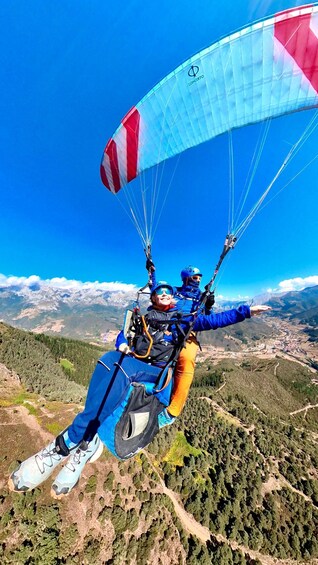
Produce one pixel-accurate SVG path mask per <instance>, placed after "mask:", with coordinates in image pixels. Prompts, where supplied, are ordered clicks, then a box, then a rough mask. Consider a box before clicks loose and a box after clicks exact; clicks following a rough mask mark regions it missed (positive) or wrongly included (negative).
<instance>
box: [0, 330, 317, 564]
mask: <svg viewBox="0 0 318 565" xmlns="http://www.w3.org/2000/svg"><path fill="white" fill-rule="evenodd" d="M100 353H101V350H100V348H98V347H95V346H90V345H88V344H86V343H85V344H81V343H80V342H76V341H73V340H67V339H61V338H48V337H46V336H35V335H32V334H29V333H27V332H21V331H19V330H16V329H13V328H10V327H9V326H5V325H3V324H2V325H1V326H0V363H1V364H2V365H1V366H0V390H1V397H2V401H1V408H0V414H1V424H2V425H1V426H0V432H1V433H2V437H1V440H2V446H3V447H2V453H1V457H0V486H1V493H2V494H1V497H0V538H1V544H0V556H1V562H2V563H4V564H15V565H16V564H18V565H19V564H21V565H24V564H27V563H28V564H33V563H34V564H42V563H43V564H44V563H45V564H46V565H51V564H52V565H53V564H68V565H73V564H74V565H75V564H76V565H82V564H84V565H86V564H87V565H91V564H95V563H96V564H99V563H107V564H115V565H122V564H130V563H131V564H132V565H147V564H148V563H149V564H150V563H151V564H155V565H157V564H158V565H159V564H161V565H166V564H168V563H169V565H170V564H171V565H179V564H180V565H181V564H187V565H188V564H190V565H197V564H200V565H201V564H203V565H208V564H212V565H234V564H238V565H246V564H248V565H256V564H258V565H259V564H264V565H274V564H275V565H293V564H295V563H297V564H298V563H303V564H305V563H307V564H308V565H314V564H317V563H318V536H317V531H318V449H317V444H318V406H316V405H318V387H317V386H316V385H315V384H314V383H313V377H315V374H314V373H312V372H310V371H309V370H308V369H307V368H305V367H302V366H301V365H299V364H297V363H293V362H290V361H286V360H285V359H278V358H275V359H268V360H260V359H256V358H252V357H251V358H247V359H245V360H244V361H242V362H234V361H232V360H225V361H222V362H220V363H218V364H217V365H213V364H212V362H210V361H206V362H205V363H202V364H200V365H199V366H198V367H197V371H196V377H195V382H194V385H193V387H192V391H191V393H190V398H189V400H188V403H187V405H186V408H185V410H184V412H183V414H182V416H181V417H180V418H179V419H178V420H177V422H176V423H175V424H174V425H173V426H169V427H167V428H164V429H163V430H161V431H160V433H159V434H158V436H157V437H156V438H155V440H154V441H153V443H152V444H151V445H150V446H149V447H148V449H147V450H146V451H145V452H142V453H141V454H139V455H138V456H137V457H135V458H134V459H132V460H130V461H127V462H125V463H121V462H118V461H117V460H116V459H115V458H114V457H113V456H112V455H110V454H109V453H107V452H106V450H105V451H104V454H103V456H102V457H101V459H99V460H98V461H97V462H96V463H94V464H88V465H87V466H86V468H85V471H84V473H83V477H82V479H81V481H80V483H79V485H78V487H76V488H75V489H74V491H73V492H72V493H71V494H70V496H69V497H66V498H65V499H64V500H62V501H58V502H56V501H53V500H52V499H51V498H50V496H49V490H50V484H51V481H47V483H46V484H44V485H43V486H41V487H40V488H38V489H36V490H35V491H34V492H31V493H27V494H16V493H11V492H9V491H8V489H7V486H6V482H7V478H8V475H9V473H10V471H11V470H12V469H13V468H14V467H15V465H16V460H17V459H20V460H23V459H25V458H26V457H28V456H29V455H31V454H32V453H34V452H35V451H36V450H38V449H39V448H40V447H42V446H43V445H44V442H45V441H46V442H48V441H50V439H51V438H52V435H51V434H54V435H55V434H57V433H58V432H59V431H60V430H62V429H63V428H65V427H66V426H67V425H68V424H69V423H70V422H71V421H72V418H73V417H74V414H75V413H76V412H77V411H78V410H79V409H80V407H79V405H78V404H73V403H69V404H66V403H65V402H66V401H67V400H68V401H73V402H74V398H75V396H76V394H77V395H78V398H80V397H81V394H84V393H85V388H84V387H83V386H82V384H84V383H85V382H87V381H86V380H85V379H87V375H89V374H90V372H91V368H92V366H93V365H94V364H95V361H96V359H97V358H98V356H99V355H100ZM13 373H17V374H18V375H19V376H20V377H21V381H22V386H21V385H20V384H19V383H17V382H16V381H13ZM10 375H11V377H10ZM32 375H33V376H34V379H33V377H32ZM43 375H45V378H44V377H43ZM42 377H43V378H42ZM1 379H2V380H1ZM10 379H11V380H10ZM79 383H82V384H79ZM73 387H75V388H74V389H73ZM53 398H54V399H55V400H52V399H53ZM62 399H63V402H62ZM76 402H78V401H76ZM175 497H177V499H175ZM178 501H179V502H178ZM180 508H181V510H182V509H184V510H185V511H186V512H187V513H188V514H187V515H184V514H182V513H181V511H180ZM191 517H192V518H191Z"/></svg>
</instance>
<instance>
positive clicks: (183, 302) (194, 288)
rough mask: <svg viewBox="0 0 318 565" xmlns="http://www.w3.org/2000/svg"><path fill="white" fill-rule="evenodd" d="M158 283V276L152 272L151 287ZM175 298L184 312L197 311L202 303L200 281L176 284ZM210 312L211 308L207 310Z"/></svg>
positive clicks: (206, 311)
mask: <svg viewBox="0 0 318 565" xmlns="http://www.w3.org/2000/svg"><path fill="white" fill-rule="evenodd" d="M156 285H157V278H156V275H155V272H152V273H151V287H150V288H155V286H156ZM173 290H174V298H175V300H176V306H177V308H178V310H179V311H180V312H182V313H183V314H190V313H191V312H195V311H196V310H197V308H198V306H199V304H200V299H201V296H202V292H201V290H200V288H199V283H194V282H192V283H191V284H188V285H186V284H183V285H182V286H174V287H173ZM205 313H206V314H209V310H207V309H206V310H205Z"/></svg>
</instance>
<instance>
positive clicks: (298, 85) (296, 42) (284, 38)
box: [101, 3, 318, 193]
mask: <svg viewBox="0 0 318 565" xmlns="http://www.w3.org/2000/svg"><path fill="white" fill-rule="evenodd" d="M317 106H318V4H317V3H314V4H311V5H306V6H301V7H298V8H293V9H291V10H287V11H285V12H280V13H278V14H276V15H275V16H273V17H271V18H268V19H265V20H263V21H259V22H256V23H253V24H252V25H249V26H247V27H245V28H243V29H241V30H240V31H238V32H236V33H232V34H231V35H229V36H228V37H224V38H223V39H221V40H220V41H218V42H216V43H214V44H213V45H211V46H210V47H208V48H207V49H204V50H203V51H201V52H200V53H198V54H197V55H194V56H193V57H191V58H190V59H188V60H187V61H186V62H185V63H183V64H182V65H180V66H179V67H178V68H177V69H176V70H175V71H173V72H172V73H170V74H169V75H168V76H167V77H166V78H164V79H163V80H162V81H161V82H159V83H158V84H157V85H156V86H155V87H154V88H153V89H152V90H151V91H150V92H149V93H148V94H147V95H146V96H145V97H144V98H143V99H142V100H141V101H140V102H139V103H138V104H137V105H136V106H135V107H133V108H132V109H131V110H130V111H129V112H128V114H126V116H125V117H124V118H123V120H122V122H121V124H120V126H119V127H118V128H117V130H116V131H115V133H114V135H113V136H112V137H111V139H110V140H109V141H108V143H107V145H106V147H105V151H104V155H103V159H102V163H101V178H102V181H103V183H104V184H105V186H106V187H107V188H109V190H111V192H113V193H117V192H118V191H119V190H120V189H121V188H122V187H123V186H125V185H126V184H127V183H128V182H130V181H131V180H133V179H134V178H135V177H136V176H138V174H139V173H141V172H142V171H144V170H146V169H148V168H150V167H152V166H154V165H156V164H158V163H160V162H162V161H164V160H165V159H168V158H170V157H173V156H174V155H177V154H179V153H181V152H182V151H185V150H186V149H189V148H190V147H194V146H196V145H199V144H200V143H203V142H205V141H208V140H209V139H212V138H214V137H216V136H217V135H220V134H222V133H224V132H226V131H229V130H231V129H233V128H239V127H242V126H245V125H248V124H253V123H256V122H260V121H262V120H265V119H267V118H272V117H278V116H281V115H283V114H287V113H290V112H296V111H298V110H305V109H309V108H313V107H317Z"/></svg>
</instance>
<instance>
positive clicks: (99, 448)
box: [51, 442, 104, 500]
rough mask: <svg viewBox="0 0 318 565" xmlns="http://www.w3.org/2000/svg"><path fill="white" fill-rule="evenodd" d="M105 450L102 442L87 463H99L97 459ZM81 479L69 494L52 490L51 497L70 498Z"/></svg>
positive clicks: (57, 498)
mask: <svg viewBox="0 0 318 565" xmlns="http://www.w3.org/2000/svg"><path fill="white" fill-rule="evenodd" d="M103 450H104V445H103V444H102V442H100V444H99V446H98V448H97V450H96V452H95V453H94V455H92V457H91V458H90V459H89V460H88V461H87V463H94V461H97V459H98V458H99V457H100V456H101V454H102V453H103ZM79 479H80V477H79V478H78V480H77V481H76V483H75V485H74V486H72V488H70V490H69V491H68V492H61V493H59V494H58V493H57V492H55V490H54V489H53V488H51V497H52V498H54V499H55V500H61V499H62V498H65V496H68V495H69V494H70V493H71V492H72V490H73V489H74V488H75V487H76V486H77V485H78V482H79Z"/></svg>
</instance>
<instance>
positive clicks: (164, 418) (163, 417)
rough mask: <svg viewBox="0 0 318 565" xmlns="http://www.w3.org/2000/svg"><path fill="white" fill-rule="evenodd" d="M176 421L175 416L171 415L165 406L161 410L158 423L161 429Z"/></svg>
mask: <svg viewBox="0 0 318 565" xmlns="http://www.w3.org/2000/svg"><path fill="white" fill-rule="evenodd" d="M174 421H175V417H174V416H171V415H170V414H169V412H168V410H167V408H165V409H164V410H163V411H162V412H160V414H159V415H158V424H159V429H161V428H163V427H164V426H170V424H173V422H174Z"/></svg>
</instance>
